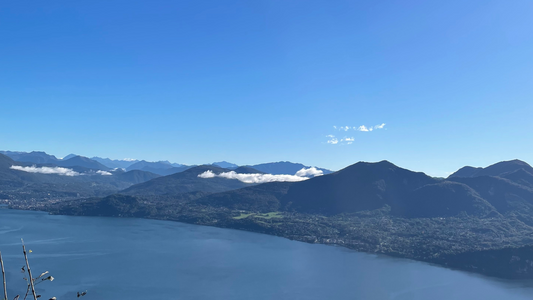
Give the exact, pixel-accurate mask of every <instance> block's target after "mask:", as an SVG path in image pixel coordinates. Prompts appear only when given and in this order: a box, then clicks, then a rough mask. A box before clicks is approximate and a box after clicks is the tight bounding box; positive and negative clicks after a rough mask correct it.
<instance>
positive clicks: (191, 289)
mask: <svg viewBox="0 0 533 300" xmlns="http://www.w3.org/2000/svg"><path fill="white" fill-rule="evenodd" d="M20 238H24V241H25V243H26V247H27V248H28V250H29V249H31V250H32V253H31V254H29V259H30V266H31V268H32V272H33V275H34V277H36V276H37V275H38V274H40V273H41V272H44V271H50V274H51V275H52V276H54V278H55V280H54V281H53V282H44V283H42V284H40V285H38V286H37V291H38V294H42V295H43V298H42V299H49V298H50V297H52V296H56V297H57V299H58V300H63V299H75V298H76V292H78V291H85V290H87V291H88V293H87V295H86V296H85V297H83V299H86V300H89V299H99V300H106V299H131V300H136V299H197V300H201V299H202V300H203V299H210V300H211V299H232V300H240V299H243V300H244V299H306V300H309V299H365V300H366V299H369V300H374V299H375V300H378V299H398V300H399V299H424V300H425V299H485V300H486V299H506V300H513V299H531V297H532V295H533V283H532V282H530V281H517V282H512V281H500V280H495V279H492V278H487V277H483V276H479V275H474V274H470V273H466V272H461V271H454V270H448V269H445V268H441V267H437V266H432V265H429V264H425V263H420V262H415V261H411V260H404V259H395V258H390V257H386V256H378V255H371V254H364V253H359V252H355V251H352V250H349V249H344V248H341V247H332V246H325V245H314V244H306V243H301V242H296V241H291V240H288V239H284V238H279V237H274V236H268V235H262V234H256V233H250V232H244V231H237V230H230V229H221V228H214V227H204V226H196V225H189V224H182V223H177V222H170V221H157V220H144V219H126V218H101V217H73V216H56V215H48V214H46V213H42V212H31V211H14V210H7V209H0V251H2V254H3V256H4V262H5V265H6V272H7V281H8V286H9V289H8V291H9V298H10V299H13V298H14V297H15V296H16V295H17V294H21V293H22V294H24V293H25V291H26V285H25V281H24V280H23V279H22V278H23V277H24V274H22V273H21V271H20V269H21V267H22V266H23V265H24V257H23V255H22V248H21V243H20Z"/></svg>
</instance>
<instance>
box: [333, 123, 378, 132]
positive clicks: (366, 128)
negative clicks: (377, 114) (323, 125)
mask: <svg viewBox="0 0 533 300" xmlns="http://www.w3.org/2000/svg"><path fill="white" fill-rule="evenodd" d="M385 125H386V124H385V123H381V124H379V125H375V126H366V125H360V126H353V127H350V126H333V129H335V130H338V131H348V130H355V131H362V132H370V131H374V130H376V129H384V128H385Z"/></svg>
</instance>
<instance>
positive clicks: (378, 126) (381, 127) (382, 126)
mask: <svg viewBox="0 0 533 300" xmlns="http://www.w3.org/2000/svg"><path fill="white" fill-rule="evenodd" d="M384 127H385V123H382V124H381V125H376V126H374V129H383V128H384Z"/></svg>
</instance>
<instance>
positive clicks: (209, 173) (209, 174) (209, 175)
mask: <svg viewBox="0 0 533 300" xmlns="http://www.w3.org/2000/svg"><path fill="white" fill-rule="evenodd" d="M215 176H216V174H215V173H213V171H211V170H207V171H205V172H203V173H202V174H200V175H198V177H200V178H214V177H215Z"/></svg>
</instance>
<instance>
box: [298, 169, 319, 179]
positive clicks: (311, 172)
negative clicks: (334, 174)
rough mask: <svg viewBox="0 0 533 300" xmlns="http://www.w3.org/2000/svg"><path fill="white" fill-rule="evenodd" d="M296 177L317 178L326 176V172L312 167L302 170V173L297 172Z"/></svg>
mask: <svg viewBox="0 0 533 300" xmlns="http://www.w3.org/2000/svg"><path fill="white" fill-rule="evenodd" d="M295 175H296V176H300V177H316V176H322V175H324V172H323V171H322V170H319V169H317V168H315V167H311V168H308V169H306V168H302V169H301V170H300V171H298V172H296V174H295Z"/></svg>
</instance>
